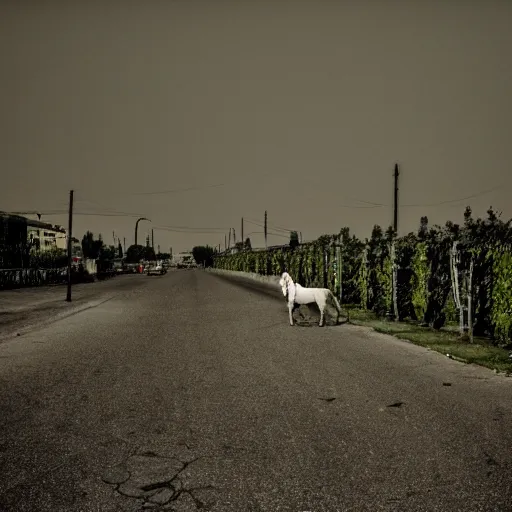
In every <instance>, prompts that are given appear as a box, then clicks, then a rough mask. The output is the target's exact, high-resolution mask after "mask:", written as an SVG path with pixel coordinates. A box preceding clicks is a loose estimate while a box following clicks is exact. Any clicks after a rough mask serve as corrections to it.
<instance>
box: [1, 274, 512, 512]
mask: <svg viewBox="0 0 512 512" xmlns="http://www.w3.org/2000/svg"><path fill="white" fill-rule="evenodd" d="M134 282H135V281H134ZM448 384H450V385H448ZM511 427H512V379H507V378H505V377H501V376H498V375H495V374H493V373H492V372H491V371H489V370H486V369H483V368H479V367H473V366H467V365H463V364H460V363H457V362H455V361H452V360H450V359H448V358H446V357H443V356H442V355H440V354H437V353H435V352H430V351H427V350H425V349H423V348H420V347H416V346H414V345H411V344H408V343H406V342H403V341H399V340H396V339H393V338H391V337H388V336H385V335H380V334H377V333H374V332H372V331H370V330H369V329H365V328H360V327H355V326H349V325H340V326H336V327H325V328H318V327H316V328H315V327H312V328H301V327H290V326H289V324H288V318H287V309H286V305H285V302H284V299H282V298H279V297H278V295H275V294H274V295H272V294H268V295H265V293H264V292H262V291H261V290H257V291H255V290H252V289H250V288H249V287H242V286H240V285H239V284H235V283H233V282H230V281H229V280H226V279H224V278H221V277H218V276H215V275H212V274H210V273H206V272H204V271H201V270H183V271H177V272H170V273H168V274H167V275H165V276H158V277H154V278H147V277H144V278H143V279H139V280H138V281H137V285H134V286H133V287H129V286H126V287H123V288H121V289H119V290H118V291H117V292H116V293H115V294H114V295H113V297H112V298H111V300H109V301H108V302H104V303H102V304H100V305H98V306H97V307H95V308H91V309H87V310H85V311H82V312H80V313H78V314H76V315H73V316H69V317H67V318H65V319H62V320H60V321H57V322H54V323H53V324H51V325H46V326H44V327H41V328H35V329H33V330H31V331H29V332H27V333H25V334H23V335H22V336H19V337H15V338H12V339H9V340H7V341H4V342H2V343H0V510H1V511H2V512H3V511H9V512H10V511H13V512H24V511H34V512H46V511H48V512H50V511H51V512H60V511H66V512H67V511H84V512H94V511H105V512H114V511H116V512H117V511H119V512H121V511H124V512H136V511H144V510H174V511H184V512H188V511H196V510H211V511H226V512H230V511H237V512H241V511H255V512H256V511H265V512H266V511H269V512H274V511H275V512H277V511H296V512H305V511H311V512H320V511H329V512H331V511H332V512H334V511H366V510H368V511H376V510H387V511H450V512H455V511H459V510H460V511H465V512H470V511H511V510H512V460H511V455H512V428H511Z"/></svg>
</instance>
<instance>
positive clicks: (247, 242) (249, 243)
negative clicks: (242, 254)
mask: <svg viewBox="0 0 512 512" xmlns="http://www.w3.org/2000/svg"><path fill="white" fill-rule="evenodd" d="M245 249H246V250H247V251H251V250H252V245H251V239H250V238H246V239H245Z"/></svg>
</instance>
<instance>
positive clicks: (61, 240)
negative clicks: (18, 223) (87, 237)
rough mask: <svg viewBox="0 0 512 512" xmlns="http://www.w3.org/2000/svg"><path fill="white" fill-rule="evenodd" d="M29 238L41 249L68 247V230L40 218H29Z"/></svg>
mask: <svg viewBox="0 0 512 512" xmlns="http://www.w3.org/2000/svg"><path fill="white" fill-rule="evenodd" d="M27 239H28V241H29V242H31V243H32V244H33V247H35V248H37V249H39V250H41V251H47V250H50V249H66V248H67V234H66V230H65V229H64V228H63V227H62V226H53V225H52V224H48V223H46V222H41V221H39V220H33V219H27Z"/></svg>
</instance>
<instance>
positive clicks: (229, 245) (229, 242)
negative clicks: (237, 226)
mask: <svg viewBox="0 0 512 512" xmlns="http://www.w3.org/2000/svg"><path fill="white" fill-rule="evenodd" d="M230 247H231V228H229V238H228V249H229V248H230Z"/></svg>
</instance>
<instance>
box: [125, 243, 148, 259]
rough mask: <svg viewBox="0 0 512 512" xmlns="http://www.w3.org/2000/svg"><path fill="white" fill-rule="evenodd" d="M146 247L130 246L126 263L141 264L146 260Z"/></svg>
mask: <svg viewBox="0 0 512 512" xmlns="http://www.w3.org/2000/svg"><path fill="white" fill-rule="evenodd" d="M143 255H144V246H143V245H130V247H128V249H127V251H126V263H139V262H140V260H142V259H144V258H143Z"/></svg>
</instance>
